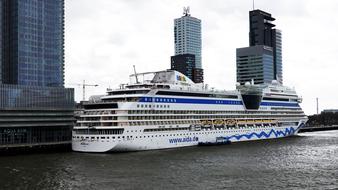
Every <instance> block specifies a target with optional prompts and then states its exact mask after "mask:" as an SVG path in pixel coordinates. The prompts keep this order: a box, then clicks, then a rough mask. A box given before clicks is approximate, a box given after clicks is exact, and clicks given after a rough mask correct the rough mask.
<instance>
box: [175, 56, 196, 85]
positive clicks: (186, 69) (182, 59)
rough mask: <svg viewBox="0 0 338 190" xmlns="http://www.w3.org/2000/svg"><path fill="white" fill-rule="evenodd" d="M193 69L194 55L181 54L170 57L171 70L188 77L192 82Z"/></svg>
mask: <svg viewBox="0 0 338 190" xmlns="http://www.w3.org/2000/svg"><path fill="white" fill-rule="evenodd" d="M194 68H195V55H193V54H182V55H175V56H171V69H172V70H176V71H178V72H181V73H182V74H184V75H185V76H187V77H189V78H190V79H191V80H192V81H194V80H193V79H194V78H193V71H194Z"/></svg>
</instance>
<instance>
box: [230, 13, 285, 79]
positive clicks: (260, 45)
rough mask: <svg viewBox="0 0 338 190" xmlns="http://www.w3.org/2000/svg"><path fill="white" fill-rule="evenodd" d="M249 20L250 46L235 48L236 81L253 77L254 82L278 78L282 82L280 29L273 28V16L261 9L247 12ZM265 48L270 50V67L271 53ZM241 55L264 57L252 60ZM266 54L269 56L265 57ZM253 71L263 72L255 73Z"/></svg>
mask: <svg viewBox="0 0 338 190" xmlns="http://www.w3.org/2000/svg"><path fill="white" fill-rule="evenodd" d="M249 20H250V25H249V27H250V32H249V45H250V47H247V49H246V48H239V49H237V81H238V82H240V83H241V84H243V83H244V82H249V81H251V79H253V80H254V81H255V83H271V81H272V80H278V81H279V82H280V83H282V82H283V71H282V34H281V31H280V30H278V29H275V28H274V27H275V25H274V24H273V23H272V22H273V21H274V20H275V18H273V17H272V16H271V14H270V13H267V12H264V11H261V10H252V11H250V12H249ZM256 46H257V47H256ZM254 47H256V48H254ZM267 49H271V51H272V67H270V63H269V62H270V61H269V59H270V56H271V55H270V53H267V51H266V50H267ZM258 53H261V54H258ZM243 56H244V57H245V56H247V57H251V58H253V57H256V58H257V57H261V58H264V57H265V59H261V61H258V59H256V60H255V61H253V62H252V59H244V58H243ZM267 56H268V57H269V58H267ZM251 64H254V65H255V66H253V65H251ZM244 65H245V67H246V70H245V72H243V68H244ZM249 65H251V66H249ZM259 69H261V70H259ZM253 73H265V74H263V75H261V74H259V75H256V74H253ZM268 73H269V74H268ZM271 76H272V78H271ZM261 77H263V78H261Z"/></svg>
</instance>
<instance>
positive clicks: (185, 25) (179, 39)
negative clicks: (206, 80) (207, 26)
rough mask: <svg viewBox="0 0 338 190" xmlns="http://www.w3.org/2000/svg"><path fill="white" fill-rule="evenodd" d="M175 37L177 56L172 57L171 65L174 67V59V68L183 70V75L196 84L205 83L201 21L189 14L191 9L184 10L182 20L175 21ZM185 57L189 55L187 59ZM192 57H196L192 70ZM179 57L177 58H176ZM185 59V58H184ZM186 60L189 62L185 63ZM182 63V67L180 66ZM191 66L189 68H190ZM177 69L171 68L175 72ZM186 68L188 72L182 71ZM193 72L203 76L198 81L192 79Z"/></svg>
mask: <svg viewBox="0 0 338 190" xmlns="http://www.w3.org/2000/svg"><path fill="white" fill-rule="evenodd" d="M174 37H175V56H173V57H171V65H172V66H173V62H172V61H173V58H174V60H176V61H175V64H174V66H176V68H181V70H178V71H180V72H182V73H183V74H188V75H187V76H188V77H189V78H190V79H192V80H193V81H194V82H198V83H200V82H201V81H202V82H203V69H202V58H201V53H202V37H201V20H200V19H197V18H195V17H192V16H191V15H190V13H189V7H188V8H184V13H183V16H182V17H181V18H177V19H175V20H174ZM185 55H187V56H186V57H185ZM191 55H194V56H195V58H194V62H195V63H194V64H193V65H194V67H193V68H191V67H190V65H191V63H190V61H189V60H190V59H191ZM176 56H177V57H176ZM183 57H185V58H183ZM184 59H185V60H186V61H187V63H185V61H184ZM179 63H182V64H183V65H182V66H179V65H178V64H179ZM188 65H189V66H188ZM176 68H173V67H171V69H173V70H175V69H176ZM183 68H186V69H188V70H182V69H183ZM192 70H196V71H197V70H198V71H199V72H197V73H199V74H201V73H202V75H201V76H198V77H197V78H198V79H197V78H196V80H194V78H193V77H192V75H193V74H192V73H193V71H192Z"/></svg>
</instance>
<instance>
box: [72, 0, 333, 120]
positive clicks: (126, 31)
mask: <svg viewBox="0 0 338 190" xmlns="http://www.w3.org/2000/svg"><path fill="white" fill-rule="evenodd" d="M65 2H66V3H65V9H66V11H65V86H66V87H70V88H74V89H75V99H76V101H80V100H82V87H81V86H80V85H77V84H81V83H83V80H85V81H86V83H87V84H93V85H95V84H98V85H99V86H97V87H91V86H90V87H87V88H86V97H87V98H88V97H89V96H91V95H97V94H104V93H105V92H106V89H107V88H113V89H114V88H118V86H119V84H122V83H127V82H129V75H130V74H132V73H133V65H135V66H136V70H137V72H148V71H159V70H165V69H169V68H170V56H172V55H174V31H173V30H174V19H175V18H179V17H181V16H182V15H183V7H185V6H189V7H190V13H191V16H193V17H196V18H199V19H201V20H202V67H203V69H204V81H205V83H206V84H208V85H209V86H210V87H215V88H216V89H220V90H221V89H227V90H233V89H235V83H236V48H240V47H247V46H249V11H250V10H252V9H253V3H252V0H95V1H93V0H65ZM255 9H261V10H263V11H266V12H269V13H271V14H272V16H273V17H274V18H276V21H274V24H276V28H278V29H280V30H282V35H283V39H282V40H283V42H282V43H283V47H282V48H283V75H284V76H283V80H284V85H286V86H290V87H294V88H295V89H296V91H297V93H298V94H299V95H300V96H301V97H302V98H303V103H302V104H301V106H302V108H303V109H304V111H305V113H306V114H315V113H316V98H317V97H318V99H319V111H321V110H323V109H338V11H337V10H338V1H336V0H322V1H318V0H273V1H271V0H256V1H255Z"/></svg>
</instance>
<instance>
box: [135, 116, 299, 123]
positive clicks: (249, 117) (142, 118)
mask: <svg viewBox="0 0 338 190" xmlns="http://www.w3.org/2000/svg"><path fill="white" fill-rule="evenodd" d="M297 117H299V115H287V116H285V115H273V118H297ZM245 118H248V119H266V118H267V117H266V116H264V115H248V116H246V117H245ZM271 118H272V117H271ZM190 119H194V120H201V119H210V120H213V119H243V118H240V117H238V116H229V115H227V116H226V118H225V117H224V115H216V116H215V115H210V116H208V115H205V116H203V115H202V116H198V115H197V116H196V115H177V116H129V117H128V120H129V121H133V120H138V121H140V120H190ZM154 122H157V121H154ZM166 122H174V121H166Z"/></svg>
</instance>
